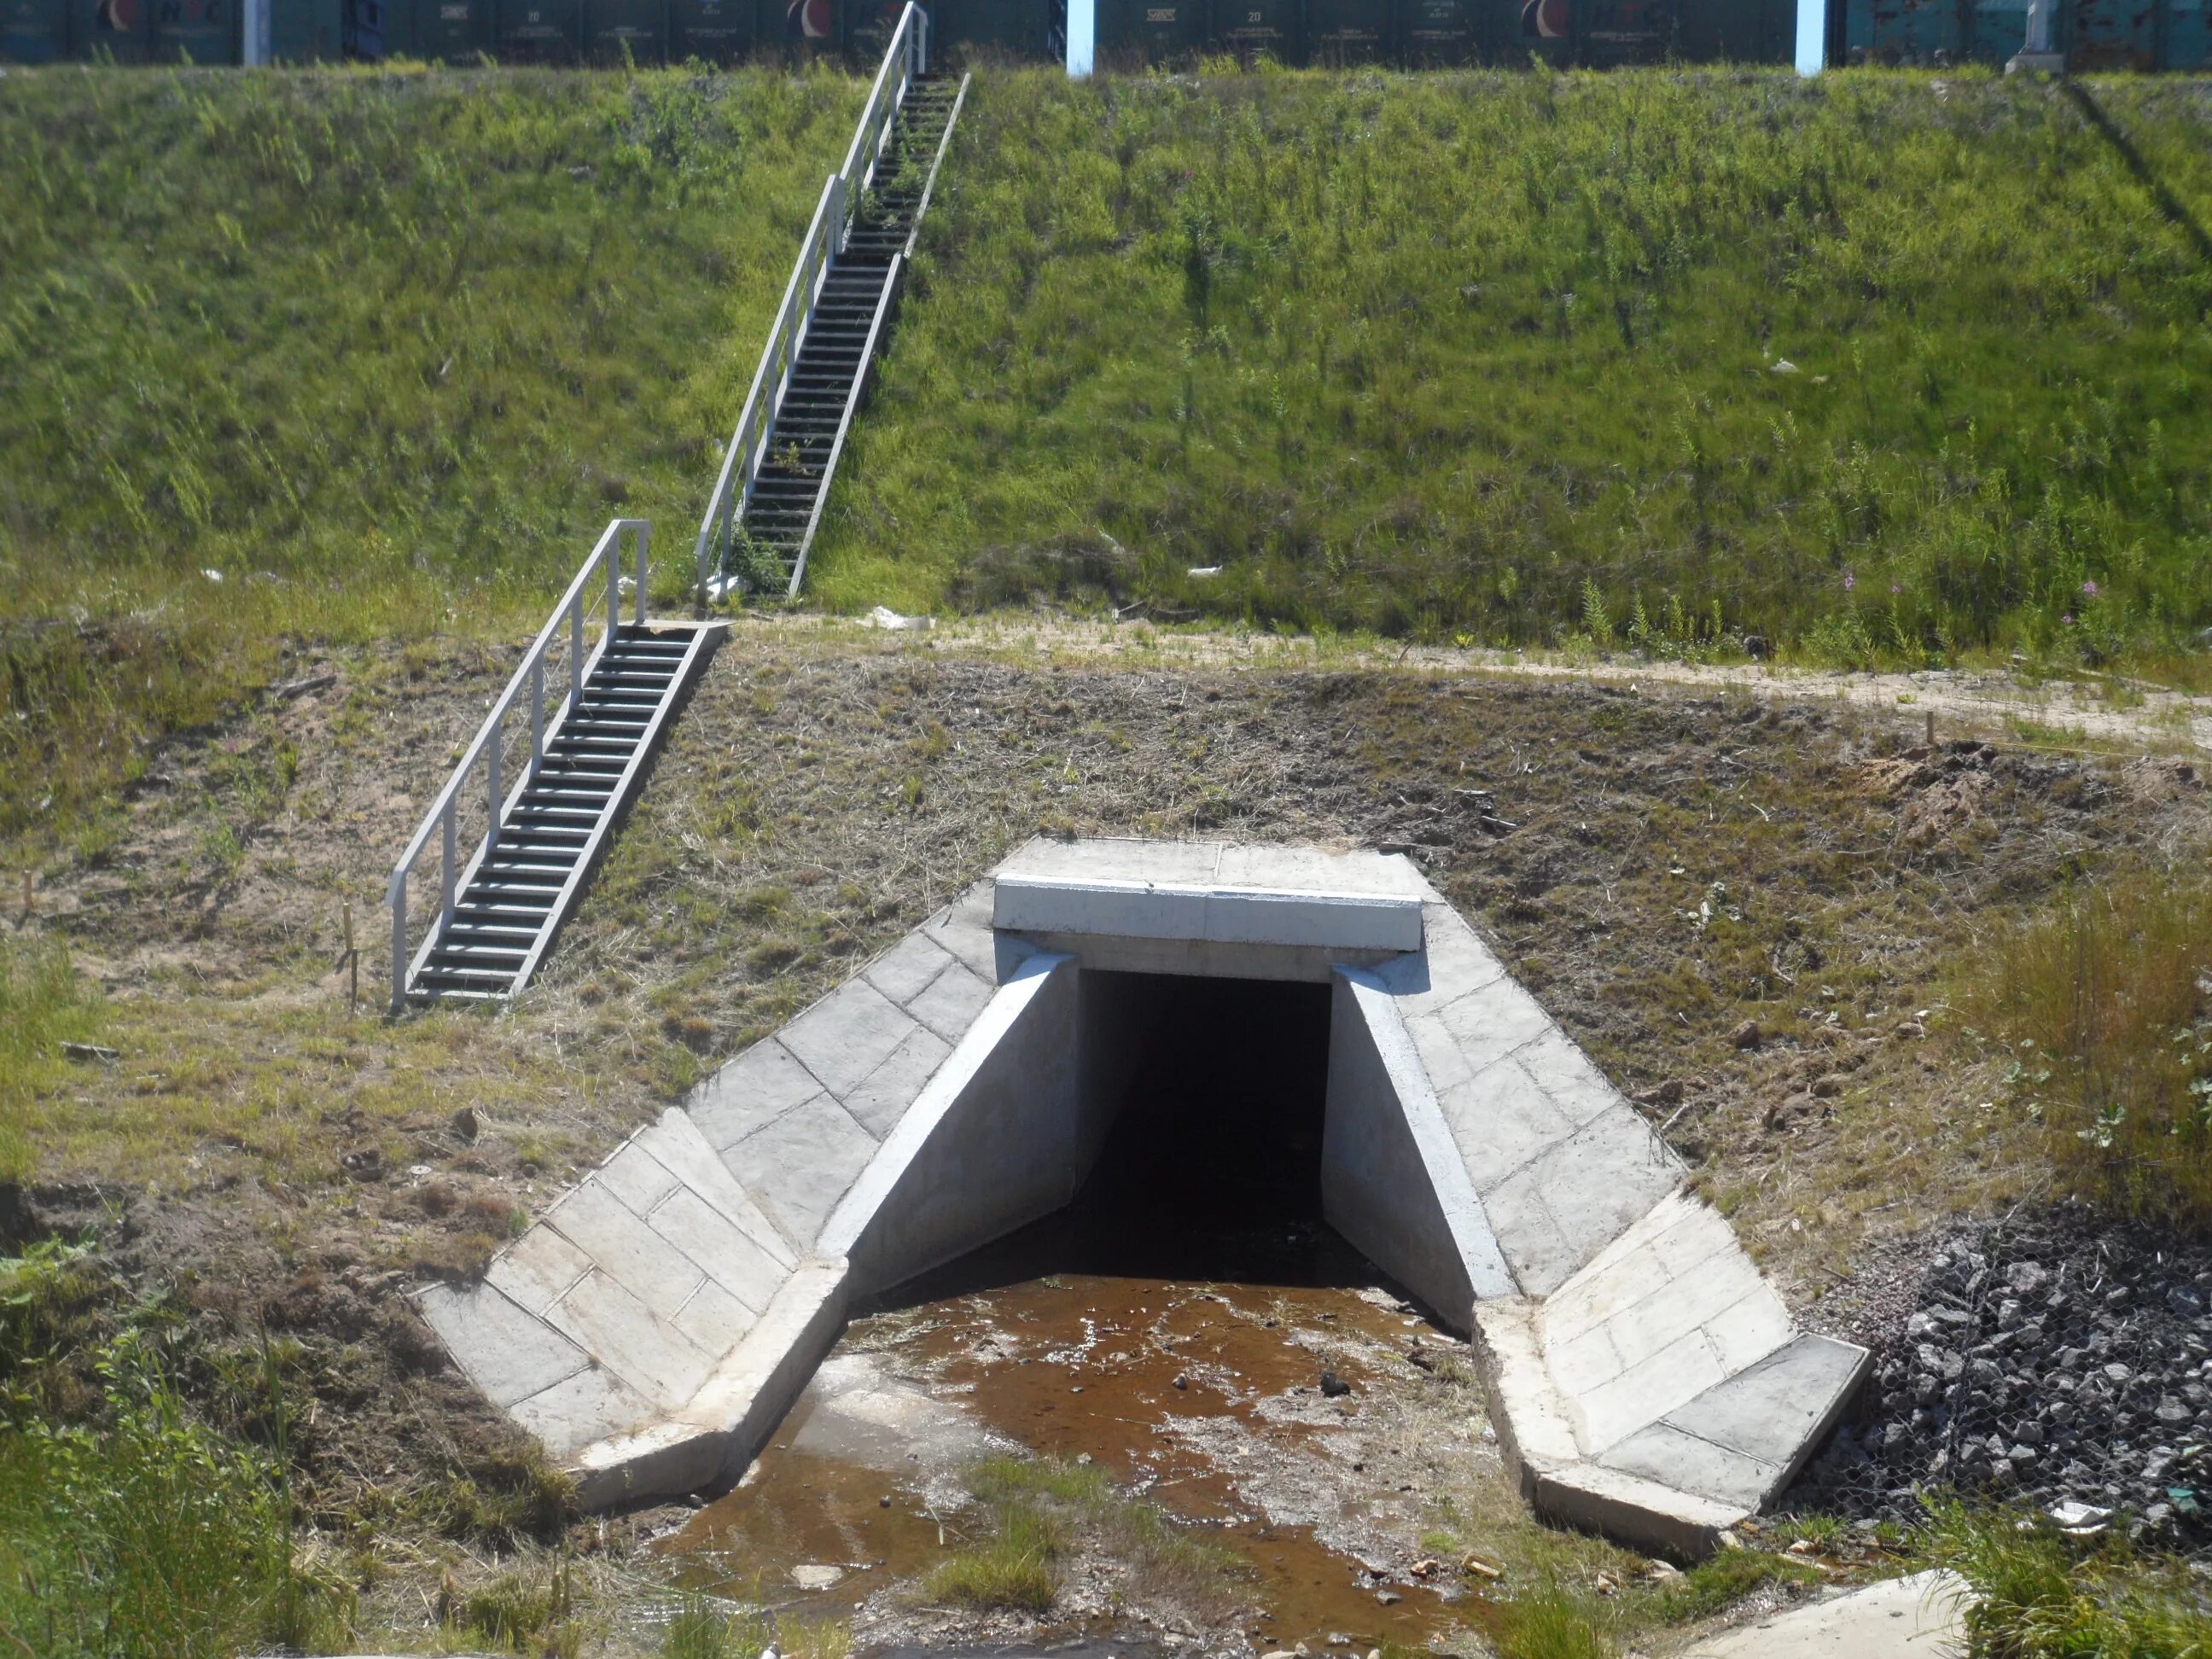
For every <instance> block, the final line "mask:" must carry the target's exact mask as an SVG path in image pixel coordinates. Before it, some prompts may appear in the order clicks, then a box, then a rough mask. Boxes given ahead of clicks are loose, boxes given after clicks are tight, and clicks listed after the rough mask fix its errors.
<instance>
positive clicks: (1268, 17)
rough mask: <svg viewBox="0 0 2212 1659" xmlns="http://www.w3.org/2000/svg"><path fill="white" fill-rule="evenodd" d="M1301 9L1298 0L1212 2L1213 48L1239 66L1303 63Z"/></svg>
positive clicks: (1223, 0) (1217, 0)
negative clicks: (1262, 61)
mask: <svg viewBox="0 0 2212 1659" xmlns="http://www.w3.org/2000/svg"><path fill="white" fill-rule="evenodd" d="M1303 10H1304V7H1303V6H1302V5H1301V4H1300V3H1299V0H1213V42H1214V46H1215V47H1216V48H1217V49H1218V50H1219V51H1222V52H1229V53H1231V55H1233V56H1234V57H1235V58H1236V59H1237V62H1239V63H1240V64H1254V63H1256V62H1258V61H1259V60H1260V59H1261V58H1272V59H1273V60H1274V61H1275V62H1276V63H1278V64H1297V63H1303V62H1304V33H1305V30H1304V21H1305V20H1304V17H1302V16H1301V15H1299V14H1300V13H1301V12H1302V11H1303Z"/></svg>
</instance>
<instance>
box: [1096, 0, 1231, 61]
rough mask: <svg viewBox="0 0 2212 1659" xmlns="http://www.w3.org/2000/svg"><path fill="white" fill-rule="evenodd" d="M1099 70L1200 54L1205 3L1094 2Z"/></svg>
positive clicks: (1199, 0) (1194, 0)
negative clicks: (1096, 7)
mask: <svg viewBox="0 0 2212 1659" xmlns="http://www.w3.org/2000/svg"><path fill="white" fill-rule="evenodd" d="M1097 3H1098V11H1097V17H1098V51H1099V56H1100V59H1101V67H1102V68H1103V67H1107V66H1112V65H1119V64H1126V63H1131V62H1135V63H1145V64H1173V63H1179V62H1181V61H1182V59H1184V58H1188V57H1191V56H1192V55H1193V54H1194V53H1196V52H1200V51H1202V50H1203V49H1204V48H1205V46H1206V0H1097Z"/></svg>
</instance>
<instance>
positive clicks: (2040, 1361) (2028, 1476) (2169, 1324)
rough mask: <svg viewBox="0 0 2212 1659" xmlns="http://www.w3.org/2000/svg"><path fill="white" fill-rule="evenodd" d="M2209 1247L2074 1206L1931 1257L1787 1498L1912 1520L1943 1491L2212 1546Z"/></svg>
mask: <svg viewBox="0 0 2212 1659" xmlns="http://www.w3.org/2000/svg"><path fill="white" fill-rule="evenodd" d="M2208 1303H2212V1244H2207V1243H2201V1242H2197V1241H2191V1240H2185V1239H2184V1240H2177V1239H2175V1238H2172V1237H2166V1236H2164V1235H2161V1234H2159V1233H2155V1232H2153V1231H2148V1230H2146V1229H2143V1228H2139V1227H2134V1226H2125V1225H2113V1224H2112V1223H2111V1222H2110V1221H2108V1220H2100V1218H2097V1217H2096V1216H2095V1215H2094V1214H2093V1213H2092V1212H2089V1211H2087V1210H2086V1209H2083V1208H2081V1207H2078V1206H2070V1205H2062V1206H2057V1207H2054V1208H2051V1209H2047V1210H2043V1211H2040V1212H2033V1213H2027V1214H2020V1213H2015V1214H2014V1215H2012V1216H2008V1217H2007V1218H2005V1219H2003V1220H2002V1221H2000V1222H1996V1223H1992V1224H1989V1225H1983V1226H1978V1227H1974V1228H1971V1229H1968V1230H1966V1231H1962V1232H1960V1234H1958V1235H1957V1236H1955V1237H1953V1238H1952V1239H1951V1240H1950V1241H1949V1242H1948V1243H1946V1244H1944V1245H1943V1246H1942V1247H1941V1248H1939V1249H1937V1250H1936V1253H1935V1254H1934V1255H1932V1256H1930V1257H1929V1259H1928V1261H1927V1264H1926V1267H1925V1271H1924V1273H1923V1274H1922V1276H1921V1278H1920V1280H1919V1285H1918V1292H1917V1296H1916V1297H1914V1298H1913V1299H1912V1305H1911V1312H1910V1313H1909V1314H1908V1315H1907V1316H1905V1318H1904V1319H1903V1320H1902V1322H1899V1323H1896V1324H1894V1325H1893V1327H1892V1328H1891V1330H1890V1331H1889V1332H1888V1333H1887V1335H1886V1336H1885V1338H1884V1339H1883V1340H1881V1342H1880V1343H1879V1345H1878V1346H1877V1347H1876V1351H1875V1371H1874V1376H1873V1378H1872V1380H1871V1381H1870V1382H1869V1385H1868V1388H1867V1391H1866V1393H1865V1395H1863V1398H1862V1400H1861V1402H1860V1405H1859V1407H1858V1408H1857V1412H1856V1413H1854V1415H1853V1417H1852V1419H1850V1420H1849V1421H1847V1422H1846V1423H1845V1424H1844V1426H1843V1427H1842V1428H1840V1429H1838V1431H1837V1432H1836V1435H1835V1437H1834V1439H1833V1440H1832V1442H1831V1443H1830V1444H1829V1445H1828V1446H1827V1447H1826V1449H1825V1450H1824V1451H1823V1452H1822V1453H1821V1454H1820V1456H1818V1457H1817V1458H1816V1459H1814V1461H1813V1462H1811V1463H1810V1464H1808V1466H1807V1468H1806V1470H1805V1472H1804V1473H1803V1474H1802V1475H1801V1476H1800V1477H1799V1478H1798V1480H1797V1482H1796V1485H1795V1486H1792V1487H1791V1488H1790V1492H1789V1494H1788V1497H1787V1498H1786V1500H1785V1507H1788V1508H1792V1509H1797V1510H1827V1511H1830V1512H1833V1513H1839V1514H1843V1515H1845V1516H1856V1517H1858V1518H1862V1519H1864V1518H1869V1517H1875V1518H1893V1519H1897V1520H1900V1521H1907V1522H1909V1521H1912V1520H1915V1519H1917V1518H1918V1517H1919V1516H1920V1515H1921V1514H1922V1512H1923V1511H1922V1505H1921V1501H1920V1500H1921V1495H1922V1494H1923V1492H1937V1491H1942V1490H1944V1489H1947V1488H1948V1489H1952V1490H1955V1491H1957V1492H1960V1493H1961V1494H1966V1495H1971V1496H1973V1497H1975V1498H1999V1499H2002V1500H2004V1501H2007V1502H2011V1503H2015V1504H2021V1505H2023V1506H2030V1507H2033V1508H2037V1509H2042V1510H2050V1509H2052V1508H2055V1507H2057V1506H2058V1505H2060V1504H2065V1503H2068V1502H2069V1501H2070V1502H2072V1503H2075V1504H2086V1505H2088V1506H2090V1507H2091V1508H2092V1509H2093V1510H2111V1511H2112V1513H2113V1517H2114V1518H2113V1521H2112V1524H2114V1525H2124V1526H2126V1527H2128V1528H2130V1530H2131V1531H2134V1532H2136V1533H2137V1534H2148V1535H2149V1536H2152V1537H2154V1538H2155V1539H2156V1540H2158V1541H2160V1542H2163V1543H2166V1544H2169V1545H2175V1546H2179V1547H2184V1548H2187V1549H2189V1550H2191V1552H2192V1553H2207V1552H2212V1517H2208V1515H2207V1514H2206V1512H2205V1511H2206V1508H2207V1507H2208V1506H2212V1321H2208V1319H2207V1316H2206V1308H2207V1304H2208Z"/></svg>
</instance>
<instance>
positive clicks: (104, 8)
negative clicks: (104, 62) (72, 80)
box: [70, 0, 153, 64]
mask: <svg viewBox="0 0 2212 1659" xmlns="http://www.w3.org/2000/svg"><path fill="white" fill-rule="evenodd" d="M150 3H151V0H71V4H70V56H71V57H72V58H112V59H113V60H114V61H115V62H117V63H118V64H143V63H144V62H145V61H146V59H147V58H149V56H151V46H150V44H149V43H150V40H151V39H152V34H153V29H152V20H151V18H150V17H149V15H148V12H149V6H150Z"/></svg>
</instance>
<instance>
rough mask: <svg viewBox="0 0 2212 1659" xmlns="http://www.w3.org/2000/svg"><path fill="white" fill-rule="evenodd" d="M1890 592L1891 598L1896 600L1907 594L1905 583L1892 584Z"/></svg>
mask: <svg viewBox="0 0 2212 1659" xmlns="http://www.w3.org/2000/svg"><path fill="white" fill-rule="evenodd" d="M1889 592H1890V597H1891V598H1893V599H1894V598H1895V597H1896V596H1897V595H1898V594H1899V593H1902V592H1905V584H1904V583H1903V582H1892V583H1891V584H1890V585H1889Z"/></svg>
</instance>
